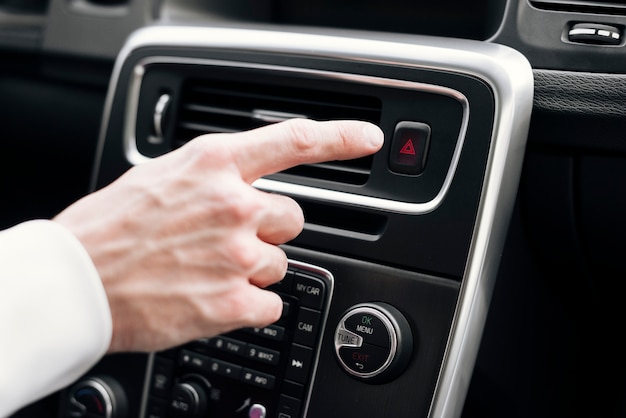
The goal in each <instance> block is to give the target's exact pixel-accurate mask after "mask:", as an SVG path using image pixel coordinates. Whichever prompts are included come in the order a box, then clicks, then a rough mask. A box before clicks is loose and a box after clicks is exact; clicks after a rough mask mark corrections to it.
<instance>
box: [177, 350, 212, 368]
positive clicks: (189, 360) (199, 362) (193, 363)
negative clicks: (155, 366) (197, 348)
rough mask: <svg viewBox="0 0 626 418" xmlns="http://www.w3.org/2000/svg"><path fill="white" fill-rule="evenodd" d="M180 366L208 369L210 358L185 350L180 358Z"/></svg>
mask: <svg viewBox="0 0 626 418" xmlns="http://www.w3.org/2000/svg"><path fill="white" fill-rule="evenodd" d="M178 364H180V365H181V366H187V367H192V368H194V369H199V370H200V369H206V368H207V367H208V366H209V358H208V357H207V356H203V355H202V354H198V353H194V352H193V351H189V350H183V351H181V352H180V356H179V357H178Z"/></svg>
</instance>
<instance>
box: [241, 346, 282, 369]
mask: <svg viewBox="0 0 626 418" xmlns="http://www.w3.org/2000/svg"><path fill="white" fill-rule="evenodd" d="M246 357H248V358H251V359H253V360H255V361H258V362H261V363H266V364H271V365H272V366H276V365H277V364H278V362H279V361H280V353H279V352H278V351H276V350H270V349H269V348H265V347H261V346H258V345H254V344H248V346H247V348H246Z"/></svg>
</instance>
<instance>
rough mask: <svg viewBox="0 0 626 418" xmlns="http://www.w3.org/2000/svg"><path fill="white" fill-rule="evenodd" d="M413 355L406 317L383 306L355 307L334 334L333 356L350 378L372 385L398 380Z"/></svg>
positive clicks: (375, 303)
mask: <svg viewBox="0 0 626 418" xmlns="http://www.w3.org/2000/svg"><path fill="white" fill-rule="evenodd" d="M412 351H413V334H412V332H411V327H410V325H409V323H408V321H407V319H406V317H405V316H404V315H403V314H402V313H401V312H400V311H399V310H398V309H396V308H395V307H393V306H391V305H389V304H387V303H383V302H371V303H363V304H359V305H355V306H353V307H352V308H350V309H348V310H347V311H346V312H345V313H344V315H343V316H342V318H341V320H340V321H339V324H338V325H337V328H336V330H335V354H336V356H337V360H338V361H339V364H340V365H341V366H342V368H343V369H344V370H345V371H346V372H347V373H348V374H350V375H351V376H353V377H356V378H358V379H360V380H364V381H367V382H371V383H381V382H386V381H389V380H392V379H394V378H396V377H398V376H399V375H400V374H401V373H402V372H403V371H404V369H405V368H406V366H407V365H408V363H409V360H410V359H411V353H412Z"/></svg>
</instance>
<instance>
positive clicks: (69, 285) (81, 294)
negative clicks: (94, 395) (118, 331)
mask: <svg viewBox="0 0 626 418" xmlns="http://www.w3.org/2000/svg"><path fill="white" fill-rule="evenodd" d="M111 332H112V324H111V312H110V310H109V305H108V301H107V298H106V294H105V292H104V288H103V286H102V282H101V280H100V277H99V275H98V273H97V271H96V268H95V267H94V265H93V263H92V261H91V259H90V258H89V255H88V254H87V251H86V250H85V249H84V248H83V246H82V245H81V244H80V242H79V241H78V240H77V239H76V238H75V237H74V236H73V235H72V234H71V233H70V232H69V231H68V230H66V229H65V228H64V227H62V226H61V225H59V224H57V223H55V222H52V221H44V220H38V221H31V222H26V223H23V224H20V225H18V226H16V227H13V228H10V229H7V230H5V231H2V232H0V417H5V416H7V415H10V414H11V413H13V412H15V411H16V410H18V409H20V408H21V407H23V406H25V405H27V404H29V403H31V402H33V401H35V400H37V399H39V398H42V397H44V396H46V395H48V394H50V393H52V392H54V391H57V390H59V389H61V388H63V387H65V386H67V385H69V384H70V383H72V382H73V381H74V380H76V379H77V378H78V377H80V376H81V375H82V374H84V373H85V372H86V371H87V370H89V369H90V368H91V367H92V366H93V365H95V363H96V362H97V361H98V360H99V359H100V358H101V357H102V356H103V355H104V354H105V353H106V351H107V349H108V347H109V344H110V341H111Z"/></svg>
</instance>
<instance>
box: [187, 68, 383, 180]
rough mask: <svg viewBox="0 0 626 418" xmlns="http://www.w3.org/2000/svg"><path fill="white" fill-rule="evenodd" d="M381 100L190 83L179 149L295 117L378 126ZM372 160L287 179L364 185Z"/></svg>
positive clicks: (305, 169) (297, 170) (302, 171)
mask: <svg viewBox="0 0 626 418" xmlns="http://www.w3.org/2000/svg"><path fill="white" fill-rule="evenodd" d="M380 108H381V106H380V100H379V99H377V98H374V97H369V96H361V95H357V94H348V93H340V92H337V91H334V90H331V89H329V90H322V89H317V88H301V87H297V88H295V87H289V86H286V85H282V84H281V83H280V82H277V83H276V84H272V85H270V84H262V83H260V82H259V83H253V82H232V81H224V80H220V81H218V80H188V82H187V83H186V84H185V86H184V87H183V92H182V96H181V103H180V105H179V112H178V118H177V119H178V124H177V129H176V135H175V136H176V139H175V143H176V144H177V146H179V145H182V144H184V143H185V142H186V141H189V140H190V139H192V138H193V137H195V136H198V135H200V134H204V133H228V132H239V131H244V130H249V129H253V128H257V127H260V126H264V125H268V124H270V123H274V122H277V121H280V120H284V119H288V118H291V117H307V118H310V119H316V120H331V119H355V120H366V121H370V122H373V123H376V124H377V123H379V120H380V112H381V109H380ZM371 165H372V157H364V158H359V159H355V160H348V161H332V162H326V163H320V164H312V165H304V166H299V167H294V168H292V169H290V170H286V171H285V172H284V173H285V174H290V175H294V176H300V177H306V178H312V179H317V180H326V181H337V182H342V183H348V184H356V185H361V184H365V182H367V179H368V178H369V175H370V170H371Z"/></svg>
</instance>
